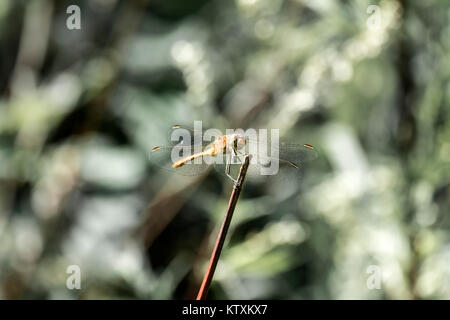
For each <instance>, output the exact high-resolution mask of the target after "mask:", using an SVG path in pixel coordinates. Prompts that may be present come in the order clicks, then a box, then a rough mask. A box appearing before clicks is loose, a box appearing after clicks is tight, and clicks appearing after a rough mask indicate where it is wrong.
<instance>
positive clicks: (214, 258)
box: [197, 155, 250, 300]
mask: <svg viewBox="0 0 450 320" xmlns="http://www.w3.org/2000/svg"><path fill="white" fill-rule="evenodd" d="M249 159H250V157H249V156H248V155H247V156H245V158H244V162H243V164H242V166H241V169H240V170H239V176H238V178H237V180H236V183H235V184H234V187H233V191H232V192H231V197H230V201H229V202H228V208H227V212H226V214H225V219H224V220H223V223H222V227H221V228H220V231H219V234H218V236H217V240H216V244H215V245H214V250H213V252H212V254H211V258H210V260H209V265H208V269H207V270H206V273H205V276H204V277H203V282H202V285H201V287H200V290H199V291H198V294H197V300H205V299H206V295H207V294H208V290H209V286H210V285H211V281H212V278H213V276H214V272H215V271H216V266H217V263H218V262H219V258H220V253H221V252H222V247H223V244H224V242H225V237H226V236H227V232H228V227H229V226H230V223H231V218H232V217H233V212H234V208H235V207H236V204H237V201H238V199H239V195H240V194H241V189H242V183H243V182H244V179H245V175H246V174H247V169H248V165H249Z"/></svg>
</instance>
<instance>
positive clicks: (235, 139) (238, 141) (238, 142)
mask: <svg viewBox="0 0 450 320" xmlns="http://www.w3.org/2000/svg"><path fill="white" fill-rule="evenodd" d="M231 143H232V145H233V148H234V149H235V150H239V149H242V148H243V147H244V146H245V144H246V139H245V136H244V135H242V134H233V135H232V136H231Z"/></svg>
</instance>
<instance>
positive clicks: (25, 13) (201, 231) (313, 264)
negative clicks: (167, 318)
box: [0, 0, 450, 299]
mask: <svg viewBox="0 0 450 320" xmlns="http://www.w3.org/2000/svg"><path fill="white" fill-rule="evenodd" d="M76 3H77V4H78V5H79V6H80V8H81V26H82V27H81V30H68V28H67V27H66V19H67V18H68V16H69V14H67V13H66V9H67V7H68V6H69V5H71V4H73V3H72V2H70V1H56V0H54V1H52V0H34V1H25V0H19V1H15V0H2V1H0V48H1V49H0V70H1V73H0V180H1V183H0V298H3V299H23V298H45V299H108V298H111V299H116V298H131V299H173V298H177V299H186V298H193V297H195V295H196V291H197V290H198V287H199V284H200V282H201V278H202V276H203V273H204V270H205V267H206V263H207V260H208V257H209V253H210V251H211V244H212V241H213V240H214V238H215V235H216V233H217V230H218V227H219V225H220V223H221V221H222V219H223V215H224V213H225V209H226V205H227V201H228V197H229V194H230V192H231V186H232V185H231V182H230V181H228V180H227V179H226V178H224V176H223V175H221V174H219V173H217V172H215V171H211V172H210V173H209V174H208V175H205V176H200V177H185V176H178V175H173V174H169V173H168V172H163V171H162V170H159V168H158V167H156V166H154V165H153V164H152V163H151V162H150V161H149V157H148V156H149V151H150V150H151V148H152V147H153V146H155V145H158V144H161V143H163V142H164V141H166V140H167V132H168V128H170V126H171V125H173V124H180V123H181V124H187V125H192V124H193V121H194V120H202V121H203V122H204V124H205V125H208V126H211V127H216V128H221V129H224V128H238V127H240V128H250V127H252V128H278V129H280V132H281V135H282V138H283V139H284V140H287V141H292V142H297V141H301V142H305V143H310V144H313V145H315V146H316V147H317V149H318V150H319V155H320V156H319V158H318V159H317V160H316V161H314V162H311V163H309V164H308V165H307V167H306V168H305V174H304V175H303V177H302V178H301V179H298V178H295V177H293V176H290V175H287V176H284V177H279V179H270V180H261V179H252V178H251V177H249V178H248V179H247V181H246V184H245V186H244V190H243V194H242V196H241V199H240V201H239V203H238V205H237V209H236V212H235V216H234V218H233V221H232V225H231V229H230V232H229V234H228V240H229V241H228V242H227V244H226V246H225V248H224V251H223V254H222V257H221V260H220V262H219V265H218V268H217V271H216V275H215V278H214V279H215V281H214V282H213V285H212V287H211V290H210V293H209V298H211V299H219V298H222V299H253V298H263V299H430V298H436V299H450V269H449V264H448V262H449V259H450V245H449V232H448V231H449V228H450V217H449V212H450V170H449V169H450V121H449V120H450V107H449V101H450V85H449V78H450V23H449V19H450V3H448V1H438V0H430V1H398V0H389V1H388V0H384V1H368V0H357V1H332V0H315V1H312V0H311V1H308V0H235V1H219V0H215V1H208V0H196V1H180V0H178V1H177V0H164V1H162V0H154V1H152V0H149V1H145V0H141V1H138V0H133V1H119V0H89V1H88V0H85V1H76ZM374 5H375V6H376V7H373V6H374ZM370 6H372V7H370ZM69 265H78V266H80V268H81V275H82V282H81V286H82V287H81V289H80V290H68V289H67V288H66V279H67V277H68V276H69V275H68V274H67V273H66V269H67V267H68V266H69ZM370 266H376V267H378V268H379V270H380V271H381V275H382V280H381V288H380V289H374V290H371V289H370V288H369V287H370V286H369V287H368V285H367V283H368V281H369V280H370V279H371V278H370V277H371V276H374V274H371V273H370V270H371V269H370ZM368 270H369V271H368Z"/></svg>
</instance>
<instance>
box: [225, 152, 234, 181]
mask: <svg viewBox="0 0 450 320" xmlns="http://www.w3.org/2000/svg"><path fill="white" fill-rule="evenodd" d="M231 157H232V155H231V153H228V154H227V158H226V161H227V165H226V167H225V173H226V175H227V176H228V178H230V179H231V180H232V181H233V182H234V183H237V180H236V179H234V178H233V177H232V176H231V174H230V163H231Z"/></svg>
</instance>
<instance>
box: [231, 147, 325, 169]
mask: <svg viewBox="0 0 450 320" xmlns="http://www.w3.org/2000/svg"><path fill="white" fill-rule="evenodd" d="M252 143H256V142H255V141H248V144H249V146H246V148H245V149H242V150H239V152H238V154H239V158H241V159H243V156H244V155H245V154H250V155H251V157H252V161H251V164H250V167H249V171H248V174H249V175H267V176H271V175H276V174H278V172H279V171H280V170H282V171H286V172H287V173H288V174H295V175H302V173H303V172H304V169H305V163H307V162H309V161H312V160H314V159H316V158H317V157H318V154H317V151H316V150H315V148H314V147H313V146H311V145H309V144H303V145H302V144H294V143H285V142H281V143H279V144H276V145H273V146H271V145H267V147H266V150H261V149H259V148H255V147H253V148H252V147H250V145H251V144H252ZM238 167H239V164H233V167H232V171H233V173H236V172H238V170H239V169H238Z"/></svg>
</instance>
